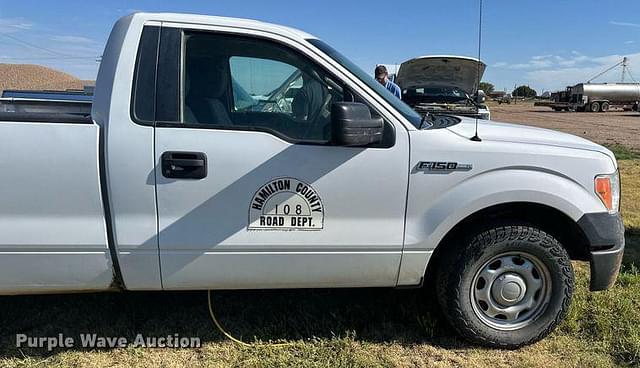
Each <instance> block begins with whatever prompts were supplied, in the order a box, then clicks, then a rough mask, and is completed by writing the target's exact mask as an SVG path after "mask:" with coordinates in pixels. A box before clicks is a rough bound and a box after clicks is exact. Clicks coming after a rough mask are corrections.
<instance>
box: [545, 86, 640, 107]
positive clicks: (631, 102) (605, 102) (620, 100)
mask: <svg viewBox="0 0 640 368" xmlns="http://www.w3.org/2000/svg"><path fill="white" fill-rule="evenodd" d="M639 102H640V84H638V83H579V84H576V85H575V86H568V87H567V88H566V90H565V91H561V92H555V93H553V94H552V96H551V101H539V102H536V103H535V104H534V105H535V106H547V107H550V108H552V109H554V110H556V111H561V110H571V111H587V112H607V111H609V109H610V108H611V107H620V108H623V109H627V110H634V111H638V103H639Z"/></svg>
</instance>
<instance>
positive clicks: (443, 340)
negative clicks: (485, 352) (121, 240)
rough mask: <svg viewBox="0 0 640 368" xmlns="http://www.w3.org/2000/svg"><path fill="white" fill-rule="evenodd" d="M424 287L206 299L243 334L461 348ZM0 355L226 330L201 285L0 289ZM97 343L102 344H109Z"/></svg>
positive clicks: (214, 336) (209, 337) (213, 336)
mask: <svg viewBox="0 0 640 368" xmlns="http://www.w3.org/2000/svg"><path fill="white" fill-rule="evenodd" d="M433 300H434V298H433V295H432V291H430V290H426V289H413V290H393V289H315V290H308V289H306V290H268V291H216V292H212V301H213V307H214V312H215V314H216V318H217V319H218V320H219V321H220V323H221V324H222V325H223V326H224V328H225V330H226V331H228V332H229V333H231V334H232V335H233V336H234V337H236V338H240V339H242V340H244V341H246V342H257V341H262V342H269V341H278V340H287V341H292V340H298V341H300V340H310V339H316V338H332V337H336V336H340V337H343V336H347V335H349V336H354V337H355V338H356V339H357V340H360V341H369V342H384V341H386V342H390V341H393V342H398V343H401V344H416V343H431V344H434V345H438V346H442V347H452V348H461V347H464V346H466V344H465V343H464V342H462V341H461V340H459V339H458V338H456V337H455V336H454V334H453V332H452V331H451V329H450V328H448V327H447V326H446V325H445V323H444V321H443V320H442V319H441V318H440V317H439V315H438V313H439V312H438V310H437V308H436V307H435V305H434V302H433ZM0 305H2V310H3V313H2V314H3V318H2V321H1V322H0V356H2V357H6V358H9V357H16V358H23V357H25V356H32V357H46V356H50V355H55V354H57V353H59V352H61V351H64V350H78V351H80V350H88V349H89V348H85V347H82V346H81V342H80V341H81V338H80V335H81V334H97V335H98V336H103V337H113V336H118V337H120V336H122V337H125V338H127V340H128V341H134V340H135V338H136V336H137V335H138V334H141V335H142V336H144V337H145V338H146V337H152V338H153V337H166V336H169V335H171V336H175V335H176V334H178V335H179V337H197V338H199V339H200V341H201V343H202V344H203V345H204V344H206V343H208V342H220V341H223V340H226V338H225V337H224V336H223V335H222V334H221V333H220V332H219V331H218V329H217V328H216V327H215V326H214V325H213V323H212V321H211V318H210V316H209V312H208V308H207V293H206V292H203V291H200V292H135V293H133V292H132V293H102V294H93V293H91V294H74V295H37V296H6V297H0ZM17 334H25V335H27V336H29V337H50V336H51V337H56V336H58V335H59V334H62V335H63V336H65V337H72V338H73V339H74V341H75V346H74V347H72V348H63V349H61V348H56V349H53V350H52V351H47V349H46V348H44V349H43V348H30V347H26V346H25V345H22V346H21V347H20V348H18V347H17V346H16V335H17ZM109 349H110V348H105V349H104V350H109Z"/></svg>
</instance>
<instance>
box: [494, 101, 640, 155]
mask: <svg viewBox="0 0 640 368" xmlns="http://www.w3.org/2000/svg"><path fill="white" fill-rule="evenodd" d="M489 108H490V109H491V118H492V119H493V120H495V121H504V122H511V123H521V124H526V125H532V126H537V127H541V128H547V129H554V130H559V131H562V132H566V133H571V134H575V135H578V136H581V137H584V138H587V139H589V140H592V141H594V142H597V143H600V144H615V143H618V144H622V145H624V146H627V147H629V148H631V149H633V150H636V151H638V150H640V113H637V112H624V111H622V110H614V111H609V112H603V113H590V112H566V111H564V112H556V111H553V110H551V109H550V108H548V107H536V106H533V103H530V102H527V103H518V104H510V105H506V104H502V105H497V104H496V105H490V107H489Z"/></svg>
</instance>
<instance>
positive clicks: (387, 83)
mask: <svg viewBox="0 0 640 368" xmlns="http://www.w3.org/2000/svg"><path fill="white" fill-rule="evenodd" d="M375 76H376V80H377V81H378V83H380V84H382V85H383V86H384V88H386V89H387V90H389V92H391V93H393V95H394V96H396V97H398V98H402V94H401V92H400V87H399V86H398V85H397V84H395V83H393V82H392V81H391V80H390V79H389V72H388V71H387V67H386V66H384V65H378V66H376V70H375Z"/></svg>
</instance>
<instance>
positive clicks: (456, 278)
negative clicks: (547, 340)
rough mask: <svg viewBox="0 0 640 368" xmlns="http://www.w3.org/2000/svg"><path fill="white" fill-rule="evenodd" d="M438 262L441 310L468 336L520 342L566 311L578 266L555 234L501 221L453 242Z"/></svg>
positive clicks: (543, 331)
mask: <svg viewBox="0 0 640 368" xmlns="http://www.w3.org/2000/svg"><path fill="white" fill-rule="evenodd" d="M449 245H450V246H451V245H453V247H452V248H451V249H449V252H448V253H447V254H445V255H444V261H445V262H443V264H441V267H440V268H439V270H440V271H439V272H438V276H437V277H438V280H437V291H438V300H439V303H440V306H441V307H442V312H443V314H444V315H445V316H446V318H447V319H448V321H449V322H450V324H451V325H452V326H453V327H454V328H455V329H456V330H457V331H458V333H459V334H460V335H462V336H463V337H465V338H467V339H470V340H472V341H474V342H477V343H480V344H483V345H488V346H493V347H501V348H517V347H520V346H522V345H526V344H530V343H533V342H535V341H538V340H539V339H541V338H543V337H545V336H546V335H548V334H549V333H550V332H551V331H552V330H553V329H554V328H555V327H556V326H557V325H558V323H560V322H561V321H562V320H563V319H564V318H565V316H566V314H567V311H568V309H569V305H570V303H571V296H572V294H573V283H574V276H573V268H572V266H571V261H570V260H569V256H568V255H567V252H566V250H565V249H564V248H563V247H562V246H561V245H560V243H558V241H557V240H556V239H555V238H553V237H552V236H551V235H549V234H547V233H545V232H543V231H542V230H540V229H537V228H535V227H531V226H524V225H513V226H496V227H493V228H490V229H489V230H486V231H482V232H478V233H477V234H475V235H474V236H471V237H469V238H467V240H466V241H464V240H463V241H462V242H461V243H459V244H458V245H459V246H463V247H464V248H463V249H460V248H459V247H456V246H455V245H454V244H449Z"/></svg>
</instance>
